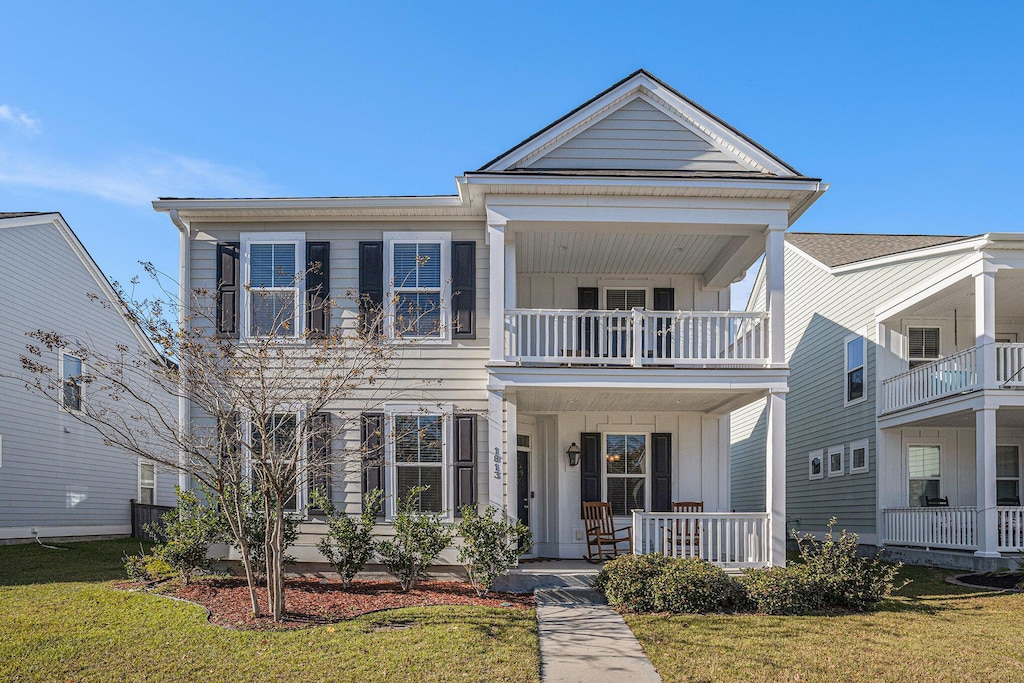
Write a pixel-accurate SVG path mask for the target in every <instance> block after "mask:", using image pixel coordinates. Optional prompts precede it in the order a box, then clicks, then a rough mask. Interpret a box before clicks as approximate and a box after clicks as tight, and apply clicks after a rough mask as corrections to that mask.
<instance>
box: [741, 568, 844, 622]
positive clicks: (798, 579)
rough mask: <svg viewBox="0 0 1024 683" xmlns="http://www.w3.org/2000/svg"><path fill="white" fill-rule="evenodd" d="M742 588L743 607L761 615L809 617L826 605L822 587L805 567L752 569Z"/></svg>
mask: <svg viewBox="0 0 1024 683" xmlns="http://www.w3.org/2000/svg"><path fill="white" fill-rule="evenodd" d="M739 586H740V587H741V588H742V590H743V600H744V602H745V604H744V605H743V608H744V609H746V610H751V611H754V612H759V613H761V614H780V615H799V614H809V613H811V612H813V611H815V610H818V609H821V608H822V607H823V605H824V603H823V600H822V595H821V592H820V587H819V586H818V584H817V583H816V582H815V581H814V580H813V579H812V578H811V576H810V574H809V573H808V571H807V567H804V566H802V565H790V566H788V567H769V568H767V569H750V570H748V571H746V572H744V573H743V575H742V576H741V577H740V578H739Z"/></svg>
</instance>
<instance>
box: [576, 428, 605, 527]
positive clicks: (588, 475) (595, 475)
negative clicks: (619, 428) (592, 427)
mask: <svg viewBox="0 0 1024 683" xmlns="http://www.w3.org/2000/svg"><path fill="white" fill-rule="evenodd" d="M595 500H601V434H600V433H599V432H583V433H581V434H580V501H581V502H583V503H589V502H592V501H595ZM582 517H583V506H582V505H580V518H582Z"/></svg>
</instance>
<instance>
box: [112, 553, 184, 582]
mask: <svg viewBox="0 0 1024 683" xmlns="http://www.w3.org/2000/svg"><path fill="white" fill-rule="evenodd" d="M124 571H125V573H126V574H128V578H129V579H134V580H135V581H158V580H160V579H169V578H171V577H173V576H175V575H176V574H177V572H175V571H174V568H173V567H172V566H171V565H169V564H167V560H165V559H164V558H162V557H158V556H156V555H147V554H146V553H145V552H143V553H142V554H141V555H125V556H124Z"/></svg>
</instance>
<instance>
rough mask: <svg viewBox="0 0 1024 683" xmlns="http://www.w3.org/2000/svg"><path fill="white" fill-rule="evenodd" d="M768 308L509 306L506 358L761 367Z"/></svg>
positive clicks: (765, 358) (765, 357)
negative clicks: (680, 308)
mask: <svg viewBox="0 0 1024 683" xmlns="http://www.w3.org/2000/svg"><path fill="white" fill-rule="evenodd" d="M768 352H769V335H768V314H767V313H762V312H753V313H748V312H738V311H647V310H644V309H640V308H634V309H633V310H631V311H593V310H592V311H579V310H547V309H514V310H510V311H507V312H506V314H505V359H506V360H508V361H511V362H516V363H561V364H581V365H629V366H633V367H640V366H642V365H716V364H717V365H754V366H760V365H765V364H767V362H768Z"/></svg>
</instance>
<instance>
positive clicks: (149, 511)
mask: <svg viewBox="0 0 1024 683" xmlns="http://www.w3.org/2000/svg"><path fill="white" fill-rule="evenodd" d="M131 505H132V538H138V539H139V540H143V541H154V542H159V541H162V540H164V539H163V538H162V536H163V534H161V533H159V531H160V529H162V527H163V525H162V523H161V521H160V517H161V516H162V515H163V514H164V513H165V512H169V511H171V510H174V509H176V508H173V507H168V506H166V505H146V504H145V503H139V502H137V501H136V500H135V499H134V498H132V499H131ZM148 525H151V526H153V527H155V528H156V529H157V531H158V533H157V535H156V536H154V535H153V534H151V533H149V530H148V529H147V526H148Z"/></svg>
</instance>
